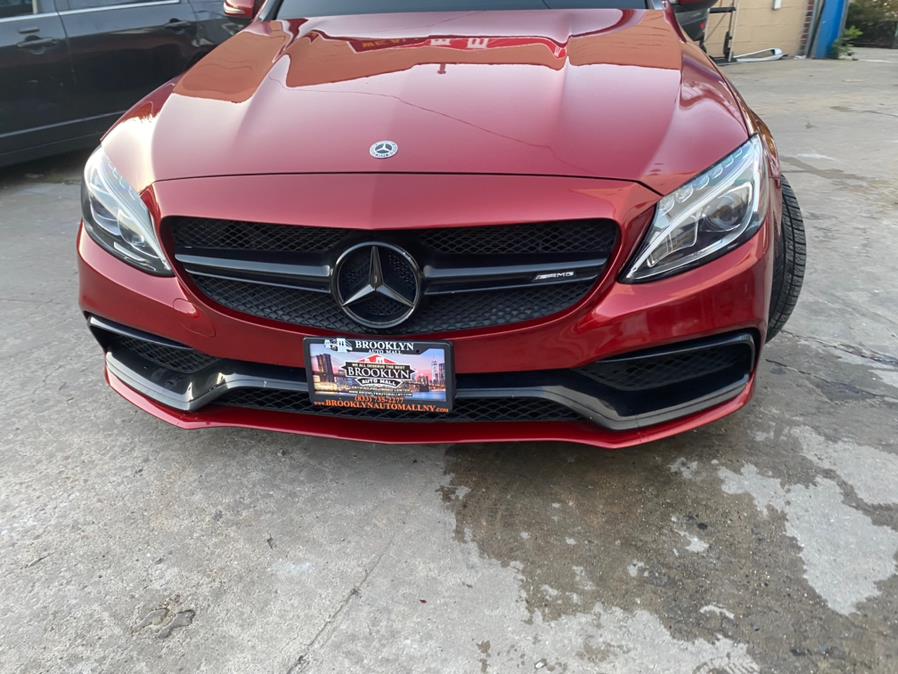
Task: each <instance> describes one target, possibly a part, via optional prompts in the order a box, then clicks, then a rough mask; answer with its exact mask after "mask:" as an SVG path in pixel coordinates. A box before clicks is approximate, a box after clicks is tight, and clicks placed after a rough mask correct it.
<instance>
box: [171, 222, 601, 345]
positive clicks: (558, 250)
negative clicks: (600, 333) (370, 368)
mask: <svg viewBox="0 0 898 674" xmlns="http://www.w3.org/2000/svg"><path fill="white" fill-rule="evenodd" d="M164 226H165V228H166V230H167V231H168V232H169V233H170V240H171V242H172V244H173V246H174V256H175V259H176V260H177V261H178V262H179V264H180V267H181V270H182V271H183V272H184V273H185V274H186V275H187V276H188V277H189V278H190V280H191V281H192V282H193V283H194V285H195V287H196V289H197V290H198V291H199V292H200V293H202V294H203V295H205V296H206V297H207V298H209V299H210V300H211V301H212V302H214V303H216V304H218V305H220V306H223V307H226V308H228V309H231V310H233V311H237V312H240V313H242V314H248V315H251V316H256V317H259V318H264V319H268V320H272V321H278V322H282V323H289V324H291V325H299V326H304V327H310V328H320V329H324V330H332V331H336V332H343V333H349V334H390V335H409V336H410V335H426V334H434V333H445V332H452V331H459V330H469V329H482V328H489V327H497V326H503V325H509V324H514V323H522V322H526V321H531V320H536V319H541V318H546V317H549V316H552V315H554V314H558V313H561V312H563V311H565V310H567V309H570V308H571V307H573V306H575V305H576V304H577V303H579V302H580V301H582V300H583V299H584V298H585V297H586V296H587V295H588V294H589V292H590V291H591V290H592V289H593V288H594V287H595V286H596V284H597V282H598V281H599V280H600V279H601V277H602V274H603V272H604V271H605V268H606V266H607V262H608V260H609V259H610V258H611V255H612V254H613V252H614V248H615V246H616V243H617V238H618V229H617V226H616V224H615V223H613V222H611V221H607V220H577V221H562V222H546V223H537V224H523V225H498V226H487V227H451V228H438V229H423V230H385V231H377V232H368V231H359V230H352V229H340V228H324V227H305V226H290V225H267V224H259V223H250V222H232V221H225V220H206V219H201V218H168V219H166V221H165V224H164ZM364 242H376V243H378V244H382V246H381V247H379V248H378V249H379V251H380V255H381V261H382V264H383V267H384V275H385V278H386V279H387V280H389V281H390V284H391V286H392V287H394V288H397V289H399V290H401V291H402V292H403V294H404V295H405V296H406V297H413V296H414V294H415V292H414V284H415V277H414V272H412V271H410V269H409V268H407V267H403V266H402V264H401V260H402V256H401V255H397V254H396V253H394V252H392V251H391V247H392V246H395V247H398V248H400V249H401V250H402V251H405V252H407V253H408V255H409V256H411V257H412V258H413V259H414V260H415V262H416V264H417V265H418V267H420V270H421V277H422V280H421V293H420V304H419V305H418V306H417V308H416V309H415V311H414V312H413V313H412V314H411V316H410V317H408V318H406V319H404V320H402V319H399V320H402V322H401V323H399V324H398V325H396V326H395V327H383V328H378V327H364V326H363V325H361V323H362V322H365V323H372V324H377V323H380V324H382V325H386V324H387V323H389V322H390V321H389V317H391V316H395V315H397V313H398V315H400V316H402V315H403V314H404V313H405V312H403V311H397V306H396V305H395V303H394V301H393V300H391V299H386V298H385V297H384V296H383V295H379V296H376V297H375V296H372V297H369V298H366V299H363V300H361V301H359V303H358V304H357V305H355V306H353V307H352V309H353V310H354V312H355V314H356V317H358V316H360V315H363V316H364V317H365V319H366V320H365V321H356V320H354V319H353V318H352V317H350V316H349V315H347V313H346V312H344V311H343V309H342V308H341V307H340V306H339V304H338V303H337V301H335V299H334V298H333V295H332V293H331V281H330V277H329V274H330V270H331V269H333V267H334V265H335V264H336V262H337V260H338V259H339V258H340V256H341V255H342V254H343V253H344V252H345V251H346V250H348V249H349V248H351V247H352V246H354V245H356V244H359V243H364ZM366 251H367V249H362V251H361V252H359V253H358V254H356V253H351V254H350V256H349V257H347V261H346V262H344V263H343V267H342V271H341V272H340V278H341V282H343V281H345V284H346V287H347V288H349V289H351V290H352V289H356V288H363V287H364V286H365V284H366V282H367V279H366V278H364V276H365V274H366V273H367V268H366V265H365V264H364V263H365V262H366V260H367V259H368V256H367V252H366ZM356 266H357V267H358V269H355V267H356ZM274 267H276V269H275V268H274ZM294 270H295V273H294ZM556 271H557V272H559V273H557V274H555V273H554V272H556ZM487 272H488V273H487ZM541 272H545V273H541ZM410 274H412V275H410ZM351 295H352V293H351V292H347V293H346V294H344V295H343V297H345V298H348V297H350V296H351ZM381 318H383V319H385V320H378V319H381Z"/></svg>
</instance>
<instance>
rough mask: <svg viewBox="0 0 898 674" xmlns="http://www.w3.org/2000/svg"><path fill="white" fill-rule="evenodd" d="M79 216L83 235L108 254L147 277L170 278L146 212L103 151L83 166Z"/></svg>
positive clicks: (95, 152) (91, 157)
mask: <svg viewBox="0 0 898 674" xmlns="http://www.w3.org/2000/svg"><path fill="white" fill-rule="evenodd" d="M81 213H82V215H83V217H84V228H85V229H86V230H87V233H88V234H90V236H91V238H92V239H93V240H94V241H96V242H97V243H98V244H100V245H101V246H103V248H105V249H106V250H108V251H109V252H110V253H112V254H113V255H115V256H116V257H119V258H121V259H122V260H124V261H125V262H127V263H128V264H131V265H134V266H135V267H138V268H139V269H142V270H143V271H146V272H149V273H151V274H156V275H158V276H170V275H171V273H172V271H171V266H169V264H168V261H167V260H166V259H165V255H164V254H163V252H162V246H161V245H159V239H158V238H157V236H156V229H155V228H154V227H153V219H152V218H151V217H150V212H149V211H148V210H147V207H146V206H145V205H144V203H143V201H142V200H141V198H140V195H139V194H137V192H136V191H134V188H133V187H131V186H130V185H129V184H128V183H127V181H126V180H125V179H124V178H123V177H122V176H121V175H120V174H119V172H118V171H117V170H116V168H115V166H113V165H112V162H111V161H109V158H108V157H107V156H106V153H105V152H103V148H97V149H96V150H95V151H94V153H93V154H92V155H91V156H90V159H88V160H87V164H86V165H85V166H84V180H83V181H82V183H81Z"/></svg>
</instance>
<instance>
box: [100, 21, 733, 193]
mask: <svg viewBox="0 0 898 674" xmlns="http://www.w3.org/2000/svg"><path fill="white" fill-rule="evenodd" d="M675 26H676V20H675V19H673V18H672V17H671V16H670V15H668V14H667V13H665V12H661V11H637V10H610V9H609V10H577V11H553V12H546V11H542V10H540V11H510V12H474V13H456V14H444V13H421V14H390V15H365V16H340V17H326V18H316V19H308V20H296V21H280V20H276V21H267V22H261V21H258V22H255V23H253V24H252V25H250V26H249V27H248V28H247V29H246V30H244V31H242V32H241V33H239V34H238V35H236V36H235V37H234V38H232V39H230V40H228V41H227V42H225V43H224V44H223V45H221V46H220V47H218V48H217V49H216V50H214V51H213V52H212V53H211V54H210V55H209V56H208V57H206V58H205V59H203V60H202V61H201V62H200V63H198V64H197V65H196V66H195V67H193V68H192V69H191V70H189V71H188V72H187V73H186V74H185V75H184V76H183V77H181V78H180V80H178V81H177V82H176V83H172V84H168V85H166V86H164V87H162V88H161V89H160V90H158V91H157V92H155V93H154V94H152V95H151V96H150V97H148V98H147V99H146V100H145V101H143V102H142V103H140V104H138V105H137V106H135V108H134V109H133V110H131V111H130V112H129V113H128V114H127V115H126V116H125V117H124V119H123V120H122V121H121V122H120V123H119V124H117V125H116V126H115V127H114V128H113V129H112V130H111V131H110V133H109V134H108V136H107V137H106V139H105V140H104V147H105V148H106V151H107V153H108V154H109V156H110V157H111V158H112V160H113V163H114V164H115V165H116V166H117V167H118V168H119V170H120V171H121V172H122V173H123V175H124V176H125V177H126V178H127V179H128V180H129V181H130V182H131V183H132V185H133V186H134V187H135V188H137V189H138V190H142V189H144V188H146V187H147V186H149V185H150V184H152V183H154V182H156V181H161V180H175V179H182V178H197V177H201V176H219V175H249V174H273V173H282V174H293V173H331V172H365V173H397V172H399V173H409V172H412V173H492V174H519V175H520V174H530V175H561V176H580V177H592V178H611V179H617V180H627V181H638V182H641V183H643V184H644V185H647V186H649V187H650V188H651V189H653V190H655V191H657V192H659V193H662V194H664V193H668V192H670V191H672V190H673V189H675V188H676V187H679V186H680V185H681V184H683V183H684V182H686V181H687V180H688V179H689V178H691V177H692V176H694V175H695V174H697V173H699V172H700V171H703V170H704V169H705V168H707V167H708V166H710V165H711V164H713V163H714V162H716V161H718V160H719V159H721V158H723V157H724V156H726V155H727V154H728V153H730V152H731V151H733V150H734V149H735V148H737V147H738V146H739V145H741V144H742V143H743V142H745V140H746V138H747V137H748V133H747V130H746V125H745V116H744V111H743V110H742V107H741V106H740V104H739V101H738V100H737V99H736V97H735V96H734V95H733V93H732V91H731V90H730V88H729V86H728V85H727V83H726V81H725V80H724V78H723V76H722V75H721V74H720V73H719V72H718V70H717V69H716V68H715V67H714V65H713V64H712V63H711V61H710V60H709V59H708V58H707V56H706V55H705V54H703V53H702V52H701V50H699V49H698V47H696V46H695V45H692V44H689V43H687V42H686V41H684V40H683V39H682V37H681V34H680V33H679V31H678V29H676V28H675ZM384 138H389V139H391V140H394V141H396V142H397V143H399V146H400V151H399V154H398V155H397V156H396V157H394V158H393V159H391V160H390V161H389V162H383V161H380V160H377V159H373V158H372V157H371V156H370V155H369V154H368V147H369V146H370V145H371V144H372V143H373V142H375V141H377V140H381V139H384Z"/></svg>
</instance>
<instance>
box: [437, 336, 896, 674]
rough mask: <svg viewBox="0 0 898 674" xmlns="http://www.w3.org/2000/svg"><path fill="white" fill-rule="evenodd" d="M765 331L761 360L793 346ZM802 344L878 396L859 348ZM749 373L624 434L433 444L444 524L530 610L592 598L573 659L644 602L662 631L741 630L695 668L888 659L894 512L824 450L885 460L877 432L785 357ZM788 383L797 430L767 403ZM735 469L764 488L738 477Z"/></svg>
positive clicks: (835, 375) (726, 633)
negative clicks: (679, 424) (623, 439)
mask: <svg viewBox="0 0 898 674" xmlns="http://www.w3.org/2000/svg"><path fill="white" fill-rule="evenodd" d="M782 342H783V343H782V344H780V345H778V346H777V348H775V349H774V348H771V349H769V350H768V352H767V353H768V354H769V356H770V357H771V358H776V357H777V356H779V357H783V354H784V353H785V352H788V351H789V350H791V349H794V348H797V347H798V346H799V345H798V344H796V340H795V339H794V338H789V337H784V338H782ZM817 356H818V357H816V358H815V360H814V364H813V366H812V367H813V369H814V372H817V371H819V372H820V373H821V375H820V376H825V377H829V378H830V379H831V380H833V381H834V382H835V383H836V384H839V383H843V384H853V385H857V386H863V387H864V388H866V389H868V390H871V389H877V391H876V392H877V393H880V394H881V395H885V396H886V398H890V397H891V394H892V393H893V390H890V389H892V387H891V386H887V385H883V384H882V382H877V381H876V376H875V372H874V371H873V370H872V369H871V368H872V367H873V365H871V364H870V363H866V362H861V363H855V362H846V361H845V360H843V359H842V358H841V356H840V355H839V354H838V353H837V352H835V351H834V350H832V349H822V350H820V351H819V353H818V354H817ZM887 365H891V361H889V362H888V363H887ZM765 367H769V366H768V365H765ZM814 376H816V375H814ZM762 381H764V382H765V383H764V385H763V386H762V387H760V390H759V392H758V395H757V397H756V399H755V401H754V403H753V406H752V408H750V410H747V411H746V412H744V413H742V414H740V415H737V416H736V417H733V418H731V419H729V420H726V421H724V422H722V423H719V424H717V425H715V426H712V427H710V428H706V429H703V430H700V431H696V432H693V433H689V434H687V435H685V436H681V437H679V438H676V439H673V440H671V441H667V442H662V443H656V444H654V445H651V446H648V447H645V448H641V449H631V450H625V451H622V452H618V453H607V452H601V451H597V450H593V449H589V448H580V447H575V446H567V445H542V446H536V445H525V444H520V445H499V446H455V447H452V448H450V450H449V451H448V453H447V466H446V472H447V475H448V477H449V481H448V484H447V486H446V487H445V488H444V490H443V498H444V501H445V503H446V505H447V507H449V508H451V509H452V511H453V512H454V515H455V521H456V528H455V536H456V539H457V540H458V541H459V542H464V543H474V544H476V545H477V546H478V549H479V550H480V552H481V554H482V555H484V556H485V557H487V558H490V559H493V560H496V561H498V562H500V563H501V564H503V565H505V566H507V567H510V568H512V569H514V570H515V571H516V573H517V576H518V578H519V583H520V586H521V591H522V596H523V602H524V603H525V604H526V608H527V611H528V612H529V615H530V616H531V619H534V618H536V617H537V616H538V618H539V619H540V620H542V621H546V622H552V621H562V620H565V619H566V618H567V617H569V616H575V615H583V614H589V613H591V612H594V613H597V614H598V615H599V616H600V617H599V620H598V626H599V627H598V638H597V640H596V641H594V642H593V643H591V644H587V643H584V646H583V649H582V650H581V652H580V653H579V657H580V658H583V659H586V660H587V661H590V662H594V663H602V662H605V661H606V660H607V658H608V657H609V650H608V649H609V644H610V645H611V646H612V647H613V646H614V644H615V641H614V637H613V635H611V636H608V635H605V636H602V633H603V631H605V627H604V626H605V625H606V623H609V622H611V623H613V616H615V615H618V616H619V615H620V614H618V613H616V612H621V613H622V614H625V615H626V616H629V617H628V618H627V619H628V620H630V621H631V623H632V624H631V627H630V628H629V629H631V630H632V629H636V628H634V627H633V625H636V624H638V621H635V617H638V616H642V615H644V614H647V615H648V616H650V617H654V618H657V620H659V621H660V623H661V624H662V625H663V627H664V628H665V629H666V630H667V631H668V632H669V634H670V635H671V637H673V638H674V639H677V640H679V642H687V643H689V642H691V643H701V642H698V641H697V640H704V641H705V642H708V643H714V640H715V639H718V638H722V639H726V640H729V642H731V643H732V644H733V645H734V647H735V646H738V645H740V644H743V645H745V648H746V651H745V652H746V655H747V656H748V657H747V658H742V659H740V658H734V659H731V660H730V661H729V662H727V663H724V665H722V666H719V663H718V664H714V657H713V656H709V658H708V660H707V661H706V662H705V663H704V668H705V671H714V670H715V669H719V670H720V671H733V672H735V671H740V668H742V669H743V670H744V671H750V670H751V667H752V666H754V665H753V663H756V664H757V666H758V667H760V669H761V670H762V671H790V672H791V671H795V672H818V671H819V672H828V671H877V672H882V671H898V618H896V616H898V577H896V576H895V560H894V555H895V549H896V548H895V544H896V543H895V542H896V541H898V511H896V509H895V507H894V506H895V503H894V502H892V501H891V500H890V498H889V497H888V488H887V487H886V486H884V485H883V484H882V483H881V482H879V483H875V484H870V483H869V480H870V477H869V475H868V472H869V471H865V472H863V473H862V475H863V476H864V480H865V481H859V480H858V479H856V476H855V475H854V474H853V473H852V471H851V463H850V462H847V461H843V460H840V457H841V456H842V455H843V454H844V453H845V452H851V451H852V450H853V449H854V450H855V451H856V452H858V455H859V456H863V455H864V452H866V454H867V455H868V458H867V459H866V460H867V461H868V465H875V464H870V462H871V461H883V462H885V463H883V464H882V465H884V466H891V465H892V462H893V461H895V460H898V458H896V454H898V453H896V452H895V451H894V450H895V447H894V443H893V442H890V441H889V438H891V437H892V433H891V432H890V429H882V428H871V427H869V426H868V427H866V428H865V427H864V424H863V419H862V418H859V415H857V414H856V409H855V405H857V407H860V404H858V403H853V402H852V401H842V402H841V404H840V405H839V406H838V407H836V406H835V405H833V404H832V402H831V401H830V400H829V398H828V397H827V396H826V395H825V394H824V393H822V392H821V391H820V388H819V382H817V381H814V379H813V377H809V376H807V375H806V374H803V373H802V372H799V371H796V370H794V369H789V368H781V369H780V370H779V371H778V372H776V371H772V369H771V370H768V371H766V372H765V373H764V379H763V380H762ZM799 393H800V395H802V396H804V397H808V396H810V397H813V399H814V406H813V409H814V410H815V413H816V414H815V416H816V418H815V420H814V421H815V424H814V428H812V429H811V428H809V427H808V426H807V425H806V424H802V423H801V421H800V420H798V419H792V418H790V416H789V415H788V413H786V412H785V410H788V409H789V398H790V396H795V395H799ZM866 404H867V405H868V406H869V402H867V403H866ZM884 404H885V403H884ZM892 430H894V429H892ZM835 438H838V439H839V440H836V439H835ZM837 442H841V443H842V444H841V445H839V444H837ZM864 447H866V449H863V448H864ZM858 448H860V449H858ZM871 452H873V454H871ZM870 457H872V458H870ZM745 471H749V472H748V473H746V472H745ZM750 471H755V473H754V474H755V475H758V476H761V477H760V478H758V479H759V480H761V481H760V482H758V481H757V480H756V481H755V483H754V484H755V485H757V484H763V485H766V486H767V487H769V489H770V490H771V491H770V495H769V498H768V500H767V501H764V497H763V495H760V496H759V493H758V491H757V490H756V489H754V487H753V486H752V485H751V484H749V485H748V486H745V485H743V486H740V483H739V479H741V478H740V476H745V475H749V476H750V475H751V473H750ZM874 473H875V471H874ZM893 477H894V476H893ZM764 480H766V481H767V482H765V481H764ZM753 489H754V490H753ZM896 491H898V490H896ZM884 494H885V495H884ZM863 497H866V498H867V499H868V500H869V502H868V501H865V500H864V499H863ZM896 500H898V498H896ZM807 527H811V529H812V530H813V531H814V536H813V537H811V536H809V535H807V533H808V532H810V530H808V529H807ZM868 534H869V535H868ZM606 617H612V620H610V621H609V620H606ZM612 632H613V630H612ZM631 638H632V634H631V635H630V636H626V634H625V636H624V638H623V640H624V641H625V642H626V641H628V640H629V639H631ZM679 642H678V643H679ZM620 645H621V646H625V645H626V644H620Z"/></svg>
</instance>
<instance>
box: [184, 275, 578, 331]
mask: <svg viewBox="0 0 898 674" xmlns="http://www.w3.org/2000/svg"><path fill="white" fill-rule="evenodd" d="M194 281H195V282H196V284H197V286H198V287H199V289H200V290H201V291H202V292H203V294H205V295H206V296H207V297H209V298H210V299H212V300H213V301H215V302H217V303H218V304H221V305H223V306H226V307H228V308H230V309H233V310H234V311H239V312H241V313H245V314H250V315H252V316H258V317H259V318H267V319H268V320H272V321H280V322H283V323H292V324H294V325H308V326H314V327H317V328H323V329H326V330H336V331H342V332H346V333H350V334H352V333H357V332H359V331H360V330H361V331H364V332H365V333H371V334H393V333H396V332H397V331H401V333H402V334H417V335H425V334H432V333H438V332H444V331H453V330H469V329H473V328H484V327H489V326H495V325H507V324H510V323H522V322H524V321H529V320H533V319H536V318H541V317H543V316H549V315H551V314H555V313H558V312H560V311H563V310H565V309H567V308H568V307H570V306H572V305H574V304H576V303H577V302H579V301H580V300H581V299H582V298H583V297H584V296H585V295H586V293H588V292H589V290H590V289H591V288H592V286H593V284H594V282H593V281H587V282H585V283H565V284H561V285H550V286H534V287H532V288H516V289H511V290H497V291H493V292H488V293H485V292H484V293H464V294H459V295H437V296H434V297H426V298H424V300H423V302H422V304H421V306H420V307H419V308H418V310H417V312H416V313H415V314H414V315H413V316H412V317H411V318H409V319H408V320H407V321H405V323H403V324H402V325H401V326H399V328H391V329H389V330H376V329H373V328H363V327H362V326H360V325H359V324H358V323H356V322H355V321H353V320H352V319H351V318H349V316H347V315H346V314H345V313H343V311H342V310H341V309H340V307H339V306H337V304H336V303H335V302H334V300H333V298H332V297H331V296H330V295H326V294H324V293H315V292H307V291H303V290H297V289H294V288H279V287H276V286H264V285H258V284H254V283H245V282H243V281H232V280H228V279H220V278H212V277H203V276H197V277H196V278H194Z"/></svg>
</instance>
